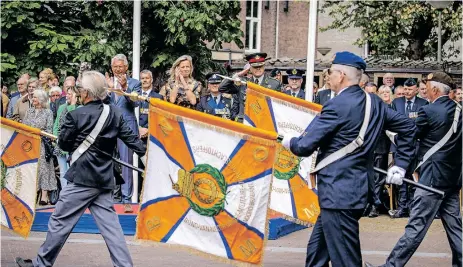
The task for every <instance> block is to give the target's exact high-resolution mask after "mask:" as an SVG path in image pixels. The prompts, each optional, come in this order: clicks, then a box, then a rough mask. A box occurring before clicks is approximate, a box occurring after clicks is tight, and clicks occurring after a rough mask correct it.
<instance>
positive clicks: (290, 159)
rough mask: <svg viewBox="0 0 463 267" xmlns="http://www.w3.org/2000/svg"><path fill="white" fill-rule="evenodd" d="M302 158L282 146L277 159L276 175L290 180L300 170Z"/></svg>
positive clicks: (281, 178)
mask: <svg viewBox="0 0 463 267" xmlns="http://www.w3.org/2000/svg"><path fill="white" fill-rule="evenodd" d="M300 162H301V159H300V158H299V157H297V156H295V155H294V154H293V153H291V151H289V150H288V149H286V148H284V147H283V146H280V147H279V149H278V151H277V157H276V160H275V169H274V175H275V177H276V178H277V179H280V180H289V179H291V178H293V177H294V176H296V174H297V172H298V171H299V167H300Z"/></svg>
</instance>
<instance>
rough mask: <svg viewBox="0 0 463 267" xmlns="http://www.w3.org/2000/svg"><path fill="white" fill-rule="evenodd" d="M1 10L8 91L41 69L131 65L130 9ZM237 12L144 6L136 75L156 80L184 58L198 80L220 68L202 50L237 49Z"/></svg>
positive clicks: (44, 6)
mask: <svg viewBox="0 0 463 267" xmlns="http://www.w3.org/2000/svg"><path fill="white" fill-rule="evenodd" d="M1 9H2V14H1V26H2V54H1V59H2V65H1V72H2V77H3V78H4V79H5V78H6V81H7V83H9V84H11V83H13V82H14V80H15V79H17V77H18V76H19V75H20V74H21V73H23V72H26V71H27V72H29V73H31V74H32V75H36V74H37V73H38V72H39V71H40V70H42V69H43V68H46V67H50V68H52V69H53V70H54V71H55V72H57V73H60V72H61V71H66V72H68V74H73V75H77V72H78V65H79V63H80V62H84V61H85V62H90V63H91V64H92V69H96V70H99V71H102V72H106V71H109V70H110V60H111V57H112V56H114V55H115V54H118V53H123V54H125V55H126V56H127V57H128V58H129V60H131V54H132V29H133V2H132V1H98V2H96V1H82V0H81V1H41V2H29V1H26V2H24V1H11V2H6V1H2V2H1ZM239 12H240V5H239V2H238V1H233V2H229V1H223V2H222V1H143V2H142V18H141V40H140V43H141V51H140V52H141V62H140V63H141V66H140V68H141V69H145V68H150V69H151V70H152V71H153V73H154V74H155V76H157V75H158V74H163V73H164V72H165V71H166V70H167V69H169V67H170V66H171V64H172V63H173V61H174V60H175V59H176V58H177V57H179V56H181V55H183V54H189V55H191V56H192V57H193V60H194V67H195V76H196V78H202V73H203V72H205V71H208V70H209V69H217V67H218V65H216V64H215V63H214V62H212V61H211V51H210V50H209V49H208V48H207V47H206V45H205V42H208V43H209V45H210V46H211V47H212V48H213V49H218V48H220V47H221V45H222V43H224V42H227V43H229V42H235V43H236V44H238V45H239V46H242V43H241V40H240V38H241V37H242V35H243V33H242V32H241V30H240V20H239V19H238V14H239Z"/></svg>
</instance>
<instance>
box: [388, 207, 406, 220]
mask: <svg viewBox="0 0 463 267" xmlns="http://www.w3.org/2000/svg"><path fill="white" fill-rule="evenodd" d="M388 213H389V216H391V218H392V219H397V218H407V217H408V212H407V211H404V210H402V209H398V210H390V211H389V212H388Z"/></svg>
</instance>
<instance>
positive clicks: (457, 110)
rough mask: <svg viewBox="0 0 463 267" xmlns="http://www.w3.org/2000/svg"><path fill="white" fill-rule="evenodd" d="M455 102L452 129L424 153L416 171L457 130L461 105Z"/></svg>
mask: <svg viewBox="0 0 463 267" xmlns="http://www.w3.org/2000/svg"><path fill="white" fill-rule="evenodd" d="M455 104H456V106H455V114H454V116H453V123H452V125H451V126H450V129H449V130H448V132H447V133H446V134H445V135H444V137H442V139H441V140H440V141H439V142H437V143H436V144H435V145H434V146H432V147H431V148H430V149H429V150H428V151H427V152H426V153H425V154H424V156H423V159H422V160H421V161H420V162H419V163H418V165H417V166H416V168H415V171H416V170H417V169H418V168H419V167H420V166H421V165H423V163H425V162H426V161H427V160H428V159H429V158H430V157H431V156H432V155H433V154H434V153H436V152H437V151H438V150H439V149H441V148H442V147H443V146H444V145H445V143H447V142H448V141H449V140H450V137H452V135H453V134H454V133H456V132H457V127H458V121H459V120H460V113H461V106H460V105H459V104H458V103H456V102H455Z"/></svg>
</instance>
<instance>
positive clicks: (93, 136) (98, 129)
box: [71, 104, 109, 165]
mask: <svg viewBox="0 0 463 267" xmlns="http://www.w3.org/2000/svg"><path fill="white" fill-rule="evenodd" d="M108 115H109V106H108V105H106V104H103V111H102V112H101V114H100V117H99V118H98V121H97V122H96V125H95V127H94V128H93V130H92V131H91V132H90V134H89V135H87V137H85V139H84V141H83V142H82V143H81V144H80V145H79V147H77V149H76V151H74V153H72V157H71V165H72V164H73V163H74V162H76V160H77V159H79V158H80V156H82V154H84V153H85V151H87V149H88V148H89V147H90V146H91V145H92V144H93V143H94V142H95V139H96V137H97V136H98V135H99V134H100V132H101V129H102V128H103V125H104V123H105V122H106V120H107V119H108Z"/></svg>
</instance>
